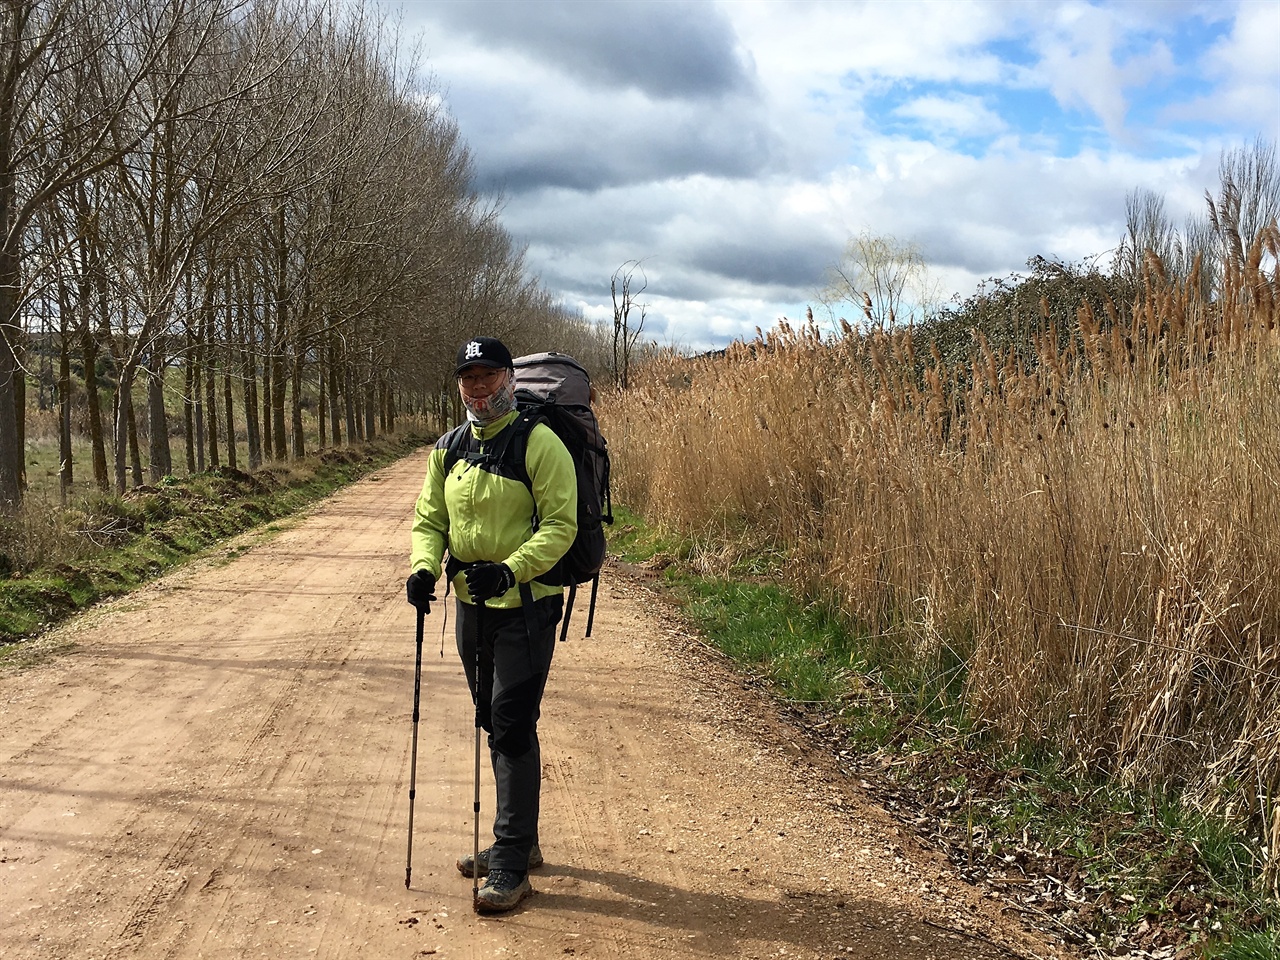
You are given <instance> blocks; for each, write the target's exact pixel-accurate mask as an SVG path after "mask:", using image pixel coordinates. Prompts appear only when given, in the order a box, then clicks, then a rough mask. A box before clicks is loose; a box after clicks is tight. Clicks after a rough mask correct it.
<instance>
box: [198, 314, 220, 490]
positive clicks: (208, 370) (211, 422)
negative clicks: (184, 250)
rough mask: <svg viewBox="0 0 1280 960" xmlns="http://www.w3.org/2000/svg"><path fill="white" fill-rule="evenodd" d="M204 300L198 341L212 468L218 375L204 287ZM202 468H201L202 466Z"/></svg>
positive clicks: (215, 461) (215, 456)
mask: <svg viewBox="0 0 1280 960" xmlns="http://www.w3.org/2000/svg"><path fill="white" fill-rule="evenodd" d="M205 295H206V300H205V308H204V314H205V316H204V322H203V324H202V326H203V328H204V334H203V336H201V338H200V341H201V344H202V347H201V349H202V352H203V354H204V356H203V360H204V363H203V367H204V408H205V410H207V411H208V412H209V416H208V427H207V430H208V434H209V437H208V439H209V467H210V469H213V468H214V467H217V466H218V462H219V460H218V375H217V374H216V373H215V372H214V369H213V305H212V303H211V302H210V300H209V299H208V298H209V297H211V292H210V291H209V290H208V289H206V291H205ZM202 469H203V468H202Z"/></svg>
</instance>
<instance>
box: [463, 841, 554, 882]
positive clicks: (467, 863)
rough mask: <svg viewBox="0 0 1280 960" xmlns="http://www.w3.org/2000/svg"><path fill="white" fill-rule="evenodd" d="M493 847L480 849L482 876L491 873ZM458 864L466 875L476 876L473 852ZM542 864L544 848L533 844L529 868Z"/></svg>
mask: <svg viewBox="0 0 1280 960" xmlns="http://www.w3.org/2000/svg"><path fill="white" fill-rule="evenodd" d="M492 849H493V848H492V847H486V848H485V849H483V850H481V851H480V857H479V863H480V873H479V875H480V876H482V877H487V876H488V875H489V851H490V850H492ZM456 866H457V868H458V872H459V873H460V874H462V875H463V876H464V877H473V876H476V874H475V872H474V868H473V867H472V865H471V854H469V853H468V854H467V855H466V856H464V857H459V858H458V861H457V864H456ZM540 866H542V848H541V847H539V846H538V845H537V844H536V843H535V844H534V845H533V850H531V851H530V852H529V869H530V870H532V869H533V868H534V867H540Z"/></svg>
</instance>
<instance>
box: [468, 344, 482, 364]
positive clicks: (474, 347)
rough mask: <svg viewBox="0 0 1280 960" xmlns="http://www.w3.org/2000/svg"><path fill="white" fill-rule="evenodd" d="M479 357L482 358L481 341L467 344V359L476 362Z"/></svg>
mask: <svg viewBox="0 0 1280 960" xmlns="http://www.w3.org/2000/svg"><path fill="white" fill-rule="evenodd" d="M478 356H480V341H479V340H472V341H471V342H470V343H468V344H467V359H468V360H474V359H475V358H476V357H478Z"/></svg>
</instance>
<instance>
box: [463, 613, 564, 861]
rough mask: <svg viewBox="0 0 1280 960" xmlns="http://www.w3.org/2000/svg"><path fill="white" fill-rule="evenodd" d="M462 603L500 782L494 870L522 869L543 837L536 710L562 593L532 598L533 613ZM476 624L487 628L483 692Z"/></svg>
mask: <svg viewBox="0 0 1280 960" xmlns="http://www.w3.org/2000/svg"><path fill="white" fill-rule="evenodd" d="M457 608H458V618H457V639H458V656H460V657H461V658H462V666H463V669H464V670H465V671H466V674H467V685H468V686H469V687H470V688H471V698H472V702H473V703H475V702H477V697H478V703H479V714H480V724H481V726H482V727H484V729H485V730H486V731H488V733H489V759H490V761H491V762H492V764H493V779H494V781H495V783H496V784H497V794H498V802H497V809H496V812H495V815H494V818H493V838H494V842H493V847H492V849H491V851H490V853H489V869H490V870H516V871H519V872H521V873H523V872H524V871H525V870H527V869H528V866H529V851H530V850H532V849H533V845H534V844H535V843H536V842H537V841H538V804H539V798H540V795H541V791H542V754H541V752H540V751H539V749H538V717H539V715H540V713H541V708H542V692H543V690H544V689H546V685H547V671H548V670H549V669H550V667H551V655H552V654H553V653H554V652H555V647H556V624H557V623H559V622H560V614H561V612H562V610H563V608H564V598H563V597H560V596H556V597H547V598H546V599H543V600H538V601H535V603H534V604H533V610H532V611H531V612H532V617H531V618H529V619H526V617H525V611H524V608H523V607H516V608H515V609H514V610H494V609H490V608H488V607H486V608H485V609H484V610H483V611H481V610H479V609H478V608H476V607H474V606H472V605H471V604H468V603H463V602H462V601H461V600H459V601H457ZM477 625H479V626H480V629H481V631H482V634H483V636H482V637H481V641H482V642H481V645H480V656H481V661H480V682H479V689H478V692H477V683H476V628H477ZM530 625H532V627H533V631H534V636H532V637H530V636H529V627H530Z"/></svg>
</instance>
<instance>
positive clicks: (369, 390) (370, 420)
mask: <svg viewBox="0 0 1280 960" xmlns="http://www.w3.org/2000/svg"><path fill="white" fill-rule="evenodd" d="M377 407H378V398H377V396H376V395H375V393H374V386H373V377H372V376H370V377H369V379H368V380H366V381H365V382H364V439H366V440H372V439H373V438H374V437H375V436H377V429H376V428H377V419H378V409H377Z"/></svg>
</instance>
